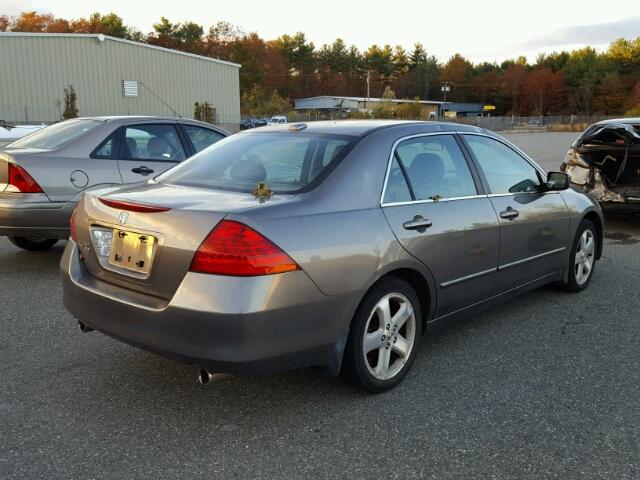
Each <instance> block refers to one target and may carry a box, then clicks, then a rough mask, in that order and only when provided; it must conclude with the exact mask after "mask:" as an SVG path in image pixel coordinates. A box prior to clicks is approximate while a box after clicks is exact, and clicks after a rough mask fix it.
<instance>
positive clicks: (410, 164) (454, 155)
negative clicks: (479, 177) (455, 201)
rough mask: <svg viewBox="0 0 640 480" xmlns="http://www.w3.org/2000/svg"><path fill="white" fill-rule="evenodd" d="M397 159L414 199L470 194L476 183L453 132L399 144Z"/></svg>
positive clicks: (472, 193) (474, 190) (435, 198)
mask: <svg viewBox="0 0 640 480" xmlns="http://www.w3.org/2000/svg"><path fill="white" fill-rule="evenodd" d="M395 157H396V160H397V161H398V162H399V163H401V164H402V166H403V167H404V170H405V172H406V173H407V177H408V180H409V182H410V183H411V187H412V189H413V192H414V195H415V200H428V199H434V200H438V199H441V198H443V199H444V198H456V197H469V196H473V195H476V194H477V193H478V192H477V190H476V186H475V183H474V181H473V176H472V175H471V171H470V170H469V165H467V161H466V160H465V158H464V155H463V153H462V151H461V150H460V147H459V146H458V143H457V142H456V140H455V138H454V137H453V136H452V135H432V136H426V137H417V138H412V139H409V140H405V141H403V142H401V143H400V144H398V147H397V148H396V152H395Z"/></svg>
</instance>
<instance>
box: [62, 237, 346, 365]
mask: <svg viewBox="0 0 640 480" xmlns="http://www.w3.org/2000/svg"><path fill="white" fill-rule="evenodd" d="M60 268H61V270H62V281H63V292H64V305H65V307H66V308H67V309H68V310H69V311H70V312H71V313H72V314H73V315H74V316H75V317H76V318H77V319H78V320H79V321H81V322H82V323H84V324H86V325H88V326H90V327H92V328H94V329H96V330H98V331H100V332H103V333H105V334H107V335H109V336H112V337H115V338H117V339H119V340H121V341H123V342H126V343H129V344H131V345H134V346H137V347H139V348H142V349H145V350H148V351H151V352H154V353H158V354H161V355H163V356H167V357H170V358H174V359H176V360H181V361H184V362H188V363H193V364H196V365H198V366H200V367H202V368H206V369H208V370H210V371H213V372H229V373H262V372H268V371H276V370H290V369H295V368H303V367H321V368H322V369H323V370H325V371H326V372H327V373H329V374H337V373H338V372H339V371H340V365H341V361H342V353H343V350H344V345H345V342H346V337H347V334H348V327H349V322H350V319H351V316H352V314H353V311H354V310H355V308H356V305H357V301H358V299H357V295H355V294H351V295H341V296H334V297H328V296H325V295H324V294H322V293H321V292H320V291H319V289H318V288H317V287H316V285H315V284H314V283H313V282H312V281H311V280H310V279H309V277H308V276H307V275H306V273H304V272H303V271H295V272H289V273H284V274H279V275H268V276H261V277H224V276H217V275H204V274H197V273H188V274H187V275H186V276H185V278H184V279H183V281H182V283H181V285H180V287H179V288H178V290H177V291H176V293H175V294H174V296H173V298H172V299H171V300H170V301H166V300H162V299H156V298H154V297H150V296H148V295H143V294H140V293H136V292H132V291H131V290H127V289H123V288H121V287H118V286H115V285H111V284H108V283H105V282H102V281H100V280H97V279H95V278H94V277H92V276H91V275H90V274H89V273H88V272H87V271H86V270H85V268H84V266H83V264H82V262H81V261H80V259H79V250H78V247H77V245H76V244H75V242H73V241H72V240H69V242H68V244H67V247H66V249H65V252H64V255H63V257H62V260H61V263H60Z"/></svg>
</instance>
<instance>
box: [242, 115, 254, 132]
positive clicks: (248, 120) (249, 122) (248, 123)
mask: <svg viewBox="0 0 640 480" xmlns="http://www.w3.org/2000/svg"><path fill="white" fill-rule="evenodd" d="M256 126H257V125H256V119H255V118H253V117H242V118H240V130H249V129H250V128H255V127H256Z"/></svg>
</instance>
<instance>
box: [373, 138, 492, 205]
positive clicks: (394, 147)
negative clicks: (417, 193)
mask: <svg viewBox="0 0 640 480" xmlns="http://www.w3.org/2000/svg"><path fill="white" fill-rule="evenodd" d="M458 133H460V132H458V131H454V130H452V131H449V132H431V133H414V134H413V135H407V136H405V137H401V138H399V139H398V140H396V141H395V142H393V145H392V146H391V154H390V155H389V160H388V161H387V170H386V172H385V174H384V184H383V185H382V195H380V206H381V207H390V206H397V205H412V204H415V203H436V202H435V201H434V200H431V199H427V200H409V201H406V202H389V203H385V202H384V194H385V193H386V192H387V182H388V181H389V173H390V172H391V163H392V162H393V157H394V155H395V153H396V148H397V147H398V144H399V143H401V142H404V141H405V140H411V139H413V138H420V137H434V136H436V135H451V136H452V137H454V140H455V136H456V134H458ZM486 136H487V137H489V135H486ZM490 138H492V137H490ZM458 148H460V147H458ZM460 153H462V154H463V155H464V152H463V151H462V148H460ZM469 173H471V169H469ZM474 187H475V181H474ZM476 191H477V187H476ZM481 197H486V195H479V194H478V195H469V196H467V197H451V198H441V199H440V200H438V203H440V202H446V201H451V200H463V199H469V198H481Z"/></svg>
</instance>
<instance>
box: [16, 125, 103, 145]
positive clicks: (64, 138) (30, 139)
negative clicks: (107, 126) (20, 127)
mask: <svg viewBox="0 0 640 480" xmlns="http://www.w3.org/2000/svg"><path fill="white" fill-rule="evenodd" d="M103 123H104V122H102V121H100V120H92V119H87V118H82V119H73V120H65V121H64V122H60V123H54V124H53V125H49V126H48V127H45V128H43V129H42V130H38V131H36V132H33V133H31V134H29V135H27V136H26V137H23V138H21V139H20V140H17V141H15V142H13V143H12V144H11V148H42V149H44V150H54V149H56V148H58V147H61V146H62V145H63V144H65V143H68V142H71V141H73V140H76V139H77V138H80V137H81V136H82V135H84V134H85V133H87V132H89V131H90V130H93V129H94V128H96V127H97V126H98V125H101V124H103Z"/></svg>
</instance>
